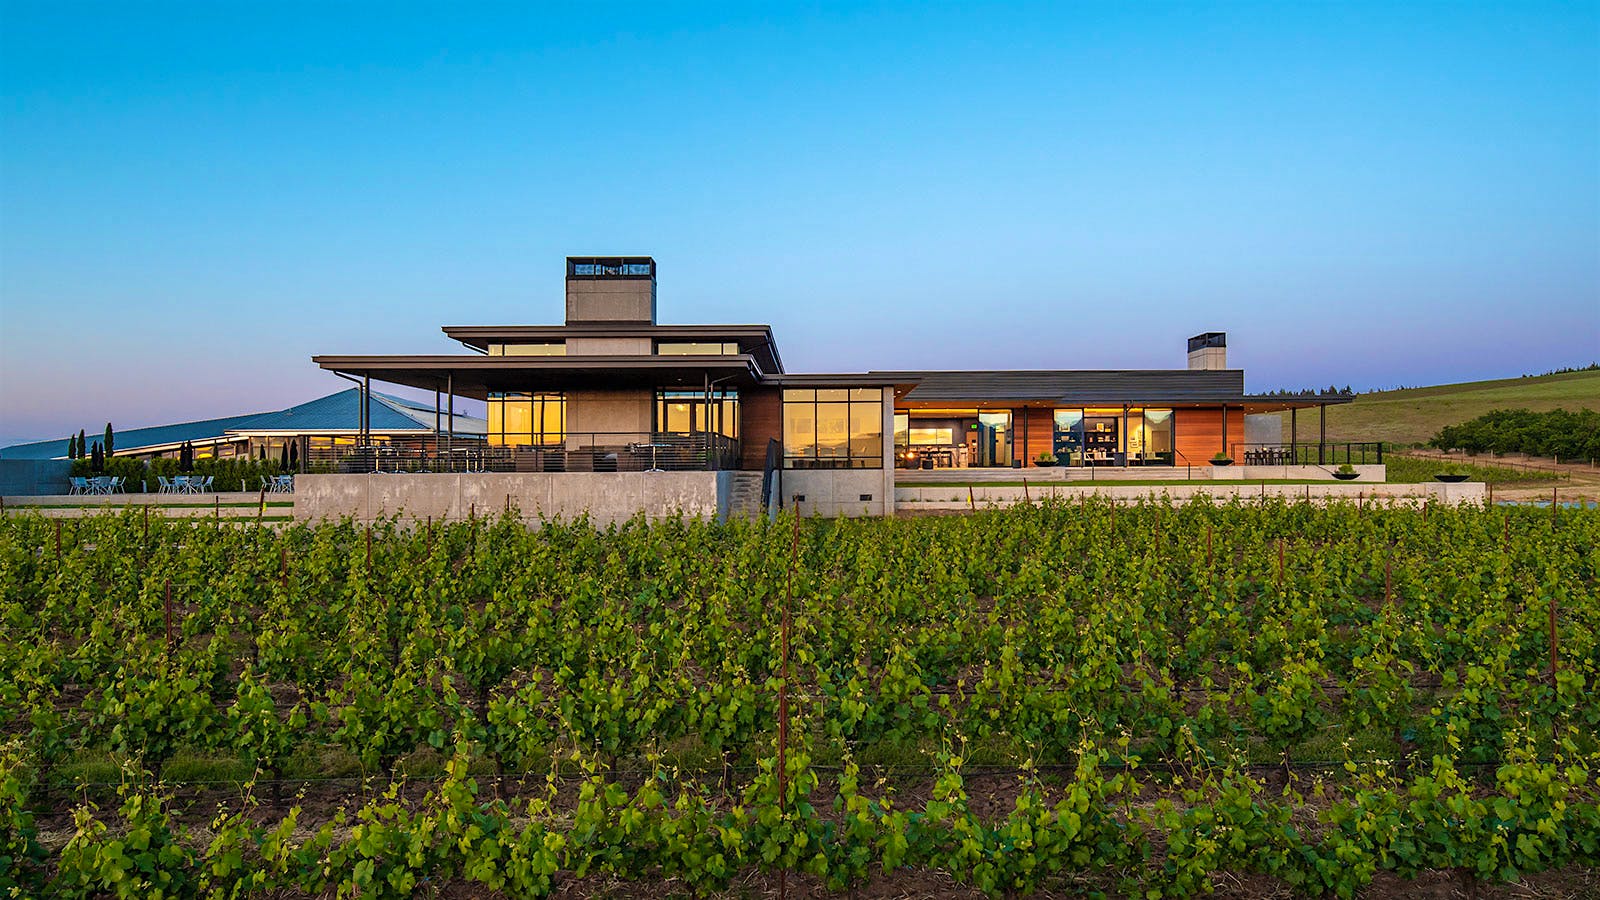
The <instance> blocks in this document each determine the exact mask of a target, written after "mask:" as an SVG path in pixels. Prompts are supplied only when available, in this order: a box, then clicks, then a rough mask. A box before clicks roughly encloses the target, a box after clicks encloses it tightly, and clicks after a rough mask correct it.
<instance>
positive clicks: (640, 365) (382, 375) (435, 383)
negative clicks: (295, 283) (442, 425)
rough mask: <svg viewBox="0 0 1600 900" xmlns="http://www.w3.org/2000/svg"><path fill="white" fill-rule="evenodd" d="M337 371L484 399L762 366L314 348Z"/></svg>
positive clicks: (634, 384)
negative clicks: (338, 352) (330, 352)
mask: <svg viewBox="0 0 1600 900" xmlns="http://www.w3.org/2000/svg"><path fill="white" fill-rule="evenodd" d="M311 361H312V362H314V363H316V364H317V365H318V366H320V367H322V368H323V369H327V370H328V371H331V372H341V373H343V374H346V375H353V376H357V377H371V378H372V379H373V380H375V381H383V382H388V383H389V384H402V385H406V386H408V387H414V388H421V389H422V390H447V389H451V390H454V392H455V393H456V394H457V395H459V396H463V397H472V398H475V399H478V400H484V399H487V398H488V395H489V394H490V393H494V392H501V391H540V390H549V391H571V390H604V389H607V388H617V389H630V388H632V389H637V388H652V387H671V386H681V387H685V388H693V387H697V386H701V385H703V384H704V383H705V382H706V381H707V380H711V381H714V382H716V383H717V384H719V385H721V386H725V387H749V386H752V385H755V384H758V383H760V382H761V379H762V372H761V369H760V367H759V365H758V364H757V363H756V360H755V358H754V357H753V356H751V355H750V354H738V355H732V356H460V355H448V356H314V357H312V358H311Z"/></svg>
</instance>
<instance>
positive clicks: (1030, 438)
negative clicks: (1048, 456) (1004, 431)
mask: <svg viewBox="0 0 1600 900" xmlns="http://www.w3.org/2000/svg"><path fill="white" fill-rule="evenodd" d="M1055 422H1056V417H1055V410H1053V409H1041V408H1037V407H1030V408H1027V409H1019V410H1015V411H1013V412H1012V429H1011V430H1012V434H1013V438H1012V440H1013V442H1014V443H1013V446H1014V447H1016V451H1015V452H1016V454H1017V459H1020V460H1022V464H1023V465H1024V466H1032V465H1033V464H1034V462H1033V461H1034V460H1036V459H1038V458H1039V454H1041V453H1054V452H1055Z"/></svg>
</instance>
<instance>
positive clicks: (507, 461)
mask: <svg viewBox="0 0 1600 900" xmlns="http://www.w3.org/2000/svg"><path fill="white" fill-rule="evenodd" d="M307 462H308V464H309V467H310V468H311V469H312V470H313V471H316V470H318V469H326V470H330V471H333V472H340V473H347V474H350V473H361V472H394V473H405V472H709V471H717V470H719V469H737V468H738V467H739V441H738V440H737V439H735V438H730V437H727V436H726V435H721V434H708V433H705V432H695V433H693V434H674V433H666V432H615V433H606V432H586V433H569V434H567V435H566V437H565V438H564V439H563V440H562V441H561V442H560V443H555V444H548V445H545V446H538V447H499V446H491V445H489V444H487V443H485V442H482V441H463V440H461V439H460V438H457V439H455V440H454V441H446V440H440V441H439V442H438V443H437V444H435V443H434V442H433V441H431V440H430V441H427V442H425V443H424V445H423V446H420V447H418V446H406V447H396V446H388V445H381V444H380V445H376V446H371V447H354V448H349V447H342V448H333V449H331V450H330V449H319V450H314V451H313V452H312V453H311V454H310V455H309V457H308V459H307Z"/></svg>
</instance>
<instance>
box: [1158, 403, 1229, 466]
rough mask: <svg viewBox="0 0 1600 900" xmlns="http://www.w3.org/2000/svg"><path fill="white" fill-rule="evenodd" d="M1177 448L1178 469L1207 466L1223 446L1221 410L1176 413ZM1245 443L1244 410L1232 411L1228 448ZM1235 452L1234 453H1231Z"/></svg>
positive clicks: (1175, 439) (1174, 425) (1174, 428)
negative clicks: (1179, 467)
mask: <svg viewBox="0 0 1600 900" xmlns="http://www.w3.org/2000/svg"><path fill="white" fill-rule="evenodd" d="M1172 415H1173V419H1174V423H1173V430H1174V432H1175V434H1174V435H1173V445H1174V446H1175V447H1176V448H1177V451H1178V460H1177V462H1178V465H1180V466H1183V465H1191V466H1203V465H1205V464H1206V463H1207V462H1209V461H1210V460H1211V457H1213V456H1215V455H1216V453H1217V451H1219V450H1223V449H1224V448H1223V446H1222V410H1221V409H1180V410H1176V411H1174V412H1173V414H1172ZM1243 441H1244V410H1243V409H1240V408H1238V407H1229V408H1228V444H1229V445H1230V447H1231V445H1233V444H1238V443H1242V442H1243ZM1228 452H1231V451H1228Z"/></svg>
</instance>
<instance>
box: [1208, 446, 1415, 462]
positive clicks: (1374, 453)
mask: <svg viewBox="0 0 1600 900" xmlns="http://www.w3.org/2000/svg"><path fill="white" fill-rule="evenodd" d="M1228 452H1229V454H1230V455H1231V456H1232V458H1233V463H1234V465H1237V466H1342V465H1344V464H1346V463H1349V464H1350V465H1352V466H1374V465H1375V466H1381V465H1383V444H1381V443H1378V442H1376V441H1372V442H1357V441H1343V442H1340V443H1320V444H1319V443H1317V442H1315V441H1313V442H1311V443H1289V444H1282V443H1277V444H1262V443H1237V444H1233V445H1232V447H1231V449H1230V450H1229V451H1228Z"/></svg>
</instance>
